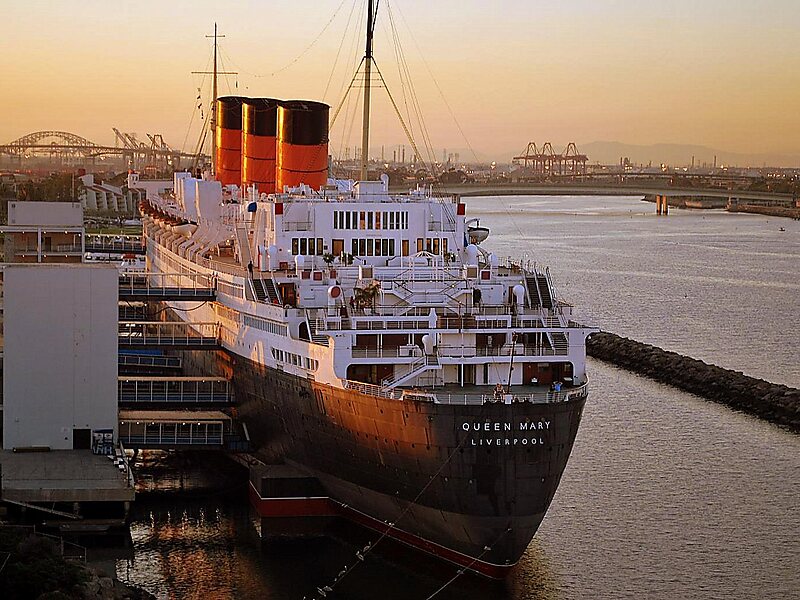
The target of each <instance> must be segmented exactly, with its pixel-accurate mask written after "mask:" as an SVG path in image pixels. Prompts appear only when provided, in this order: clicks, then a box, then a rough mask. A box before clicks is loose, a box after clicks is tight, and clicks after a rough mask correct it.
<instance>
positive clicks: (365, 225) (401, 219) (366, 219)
mask: <svg viewBox="0 0 800 600" xmlns="http://www.w3.org/2000/svg"><path fill="white" fill-rule="evenodd" d="M333 228H334V229H408V211H407V210H390V211H385V210H384V211H373V210H361V211H358V210H335V211H333Z"/></svg>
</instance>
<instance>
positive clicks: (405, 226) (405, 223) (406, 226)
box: [403, 211, 408, 229]
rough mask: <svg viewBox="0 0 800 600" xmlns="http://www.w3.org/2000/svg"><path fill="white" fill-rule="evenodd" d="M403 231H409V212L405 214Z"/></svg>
mask: <svg viewBox="0 0 800 600" xmlns="http://www.w3.org/2000/svg"><path fill="white" fill-rule="evenodd" d="M403 229H408V211H404V212H403Z"/></svg>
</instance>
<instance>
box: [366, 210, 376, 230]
mask: <svg viewBox="0 0 800 600" xmlns="http://www.w3.org/2000/svg"><path fill="white" fill-rule="evenodd" d="M374 218H375V213H373V212H372V211H369V212H368V213H367V229H374V227H373V219H374Z"/></svg>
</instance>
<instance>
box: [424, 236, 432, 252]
mask: <svg viewBox="0 0 800 600" xmlns="http://www.w3.org/2000/svg"><path fill="white" fill-rule="evenodd" d="M425 251H426V252H430V251H431V238H425Z"/></svg>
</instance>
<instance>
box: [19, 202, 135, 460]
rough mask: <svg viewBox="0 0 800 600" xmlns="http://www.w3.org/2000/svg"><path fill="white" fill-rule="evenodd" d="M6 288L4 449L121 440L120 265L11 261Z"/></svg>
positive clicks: (71, 446) (66, 446)
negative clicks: (101, 437)
mask: <svg viewBox="0 0 800 600" xmlns="http://www.w3.org/2000/svg"><path fill="white" fill-rule="evenodd" d="M37 204H40V203H37ZM42 204H43V203H42ZM78 209H80V206H78ZM4 288H5V289H4V296H5V298H4V302H5V305H4V312H5V323H4V325H5V327H4V328H5V332H4V337H5V339H4V342H5V348H4V368H3V375H4V377H3V448H4V449H13V448H26V447H38V446H42V447H49V448H51V449H54V450H55V449H80V448H90V447H91V445H92V443H93V439H96V437H93V432H98V431H100V430H106V431H108V432H113V438H114V440H116V439H117V428H118V423H117V351H118V350H117V321H118V315H117V306H118V295H119V281H118V273H117V269H116V268H115V267H114V266H111V265H84V264H75V265H66V264H61V265H45V264H40V265H22V264H16V265H15V264H10V265H7V266H6V268H5V274H4Z"/></svg>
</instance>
